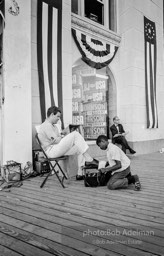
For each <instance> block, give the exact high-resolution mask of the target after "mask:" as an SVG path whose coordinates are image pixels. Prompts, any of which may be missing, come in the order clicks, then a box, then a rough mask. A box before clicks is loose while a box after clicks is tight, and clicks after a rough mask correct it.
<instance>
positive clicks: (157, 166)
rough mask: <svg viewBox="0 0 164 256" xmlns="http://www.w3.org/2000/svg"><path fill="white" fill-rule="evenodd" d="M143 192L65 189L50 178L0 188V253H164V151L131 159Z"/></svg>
mask: <svg viewBox="0 0 164 256" xmlns="http://www.w3.org/2000/svg"><path fill="white" fill-rule="evenodd" d="M131 160H132V170H135V171H133V173H138V174H139V176H140V180H141V183H142V190H141V191H139V192H136V191H134V190H133V189H132V188H129V189H127V190H116V191H110V190H107V188H106V187H99V188H86V187H84V185H83V181H74V180H72V181H71V183H70V184H69V185H67V188H65V189H63V188H62V187H61V186H60V184H59V183H58V182H57V181H56V179H55V176H51V177H50V178H49V179H48V181H47V183H46V185H45V187H44V188H42V189H40V187H39V185H40V183H41V181H42V179H43V177H36V178H31V179H29V180H26V181H24V182H23V186H22V187H20V188H11V190H10V192H9V191H8V192H5V191H1V192H0V256H18V255H24V256H51V255H67V256H68V255H77V256H84V255H97V256H101V255H102V256H107V255H109V256H120V255H126V256H132V255H134V256H152V255H164V154H160V153H154V154H149V155H142V156H133V157H132V159H131Z"/></svg>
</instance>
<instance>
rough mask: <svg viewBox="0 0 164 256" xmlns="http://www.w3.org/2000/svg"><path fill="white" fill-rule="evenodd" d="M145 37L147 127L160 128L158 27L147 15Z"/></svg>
mask: <svg viewBox="0 0 164 256" xmlns="http://www.w3.org/2000/svg"><path fill="white" fill-rule="evenodd" d="M144 38H145V89H146V113H147V128H158V112H157V99H156V67H157V48H156V28H155V23H154V22H153V21H151V20H149V19H147V18H146V17H144Z"/></svg>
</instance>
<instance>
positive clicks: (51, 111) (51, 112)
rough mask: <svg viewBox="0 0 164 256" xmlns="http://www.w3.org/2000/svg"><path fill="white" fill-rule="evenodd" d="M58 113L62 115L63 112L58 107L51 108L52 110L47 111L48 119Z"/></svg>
mask: <svg viewBox="0 0 164 256" xmlns="http://www.w3.org/2000/svg"><path fill="white" fill-rule="evenodd" d="M58 112H60V113H61V110H60V109H59V108H58V107H56V106H53V107H50V108H49V109H48V110H47V117H49V116H50V115H51V114H54V115H56V114H57V113H58Z"/></svg>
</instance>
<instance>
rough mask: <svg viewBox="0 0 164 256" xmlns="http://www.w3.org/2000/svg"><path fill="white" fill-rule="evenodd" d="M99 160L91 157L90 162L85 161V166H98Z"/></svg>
mask: <svg viewBox="0 0 164 256" xmlns="http://www.w3.org/2000/svg"><path fill="white" fill-rule="evenodd" d="M98 166H99V161H98V160H97V159H93V161H92V162H85V167H92V168H98Z"/></svg>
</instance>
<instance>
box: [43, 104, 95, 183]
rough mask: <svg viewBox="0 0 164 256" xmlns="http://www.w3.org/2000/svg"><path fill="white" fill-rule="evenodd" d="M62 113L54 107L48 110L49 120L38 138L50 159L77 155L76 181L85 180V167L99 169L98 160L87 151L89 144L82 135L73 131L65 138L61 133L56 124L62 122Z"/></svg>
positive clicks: (44, 124) (45, 122)
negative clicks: (92, 166)
mask: <svg viewBox="0 0 164 256" xmlns="http://www.w3.org/2000/svg"><path fill="white" fill-rule="evenodd" d="M60 117H61V111H60V109H59V108H58V107H56V106H53V107H50V108H49V109H48V110H47V119H46V120H45V121H44V122H43V123H42V124H41V126H40V129H39V132H38V137H39V140H40V142H41V145H42V148H43V149H44V151H45V152H46V154H47V156H48V157H50V158H54V157H55V158H56V157H60V156H63V155H67V156H69V155H75V154H77V158H78V173H77V176H76V180H80V179H83V167H84V166H89V165H95V166H96V167H98V160H96V159H93V158H92V157H91V156H90V155H89V153H88V152H87V150H88V149H89V147H88V145H87V143H86V142H85V140H84V138H83V137H82V136H81V134H80V133H79V132H77V131H73V132H71V133H69V134H67V135H65V136H64V137H63V136H62V135H61V134H60V133H59V129H58V128H57V127H56V125H55V124H57V122H58V121H59V120H60Z"/></svg>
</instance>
